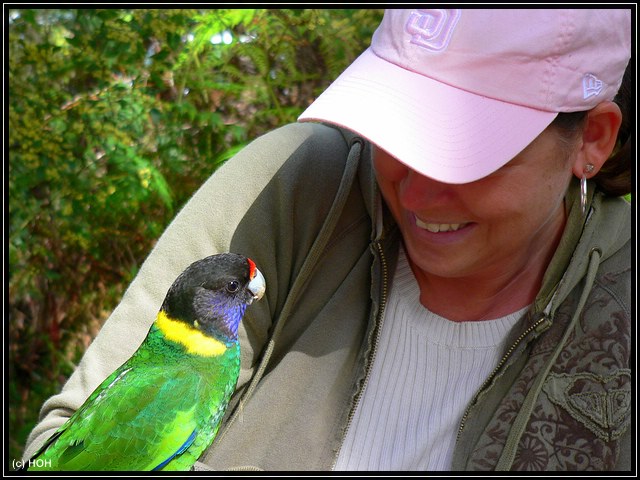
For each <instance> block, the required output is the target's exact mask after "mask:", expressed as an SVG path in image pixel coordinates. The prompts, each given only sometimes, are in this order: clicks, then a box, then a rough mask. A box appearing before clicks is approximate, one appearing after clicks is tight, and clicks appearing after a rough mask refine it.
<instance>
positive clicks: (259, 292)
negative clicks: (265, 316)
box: [247, 268, 267, 302]
mask: <svg viewBox="0 0 640 480" xmlns="http://www.w3.org/2000/svg"><path fill="white" fill-rule="evenodd" d="M247 288H248V289H249V291H250V292H251V293H253V299H252V300H251V301H252V302H253V300H260V299H261V298H262V296H263V295H264V292H265V290H266V289H267V284H266V282H265V281H264V276H263V275H262V272H260V270H258V269H257V268H256V269H255V273H254V275H253V278H252V279H251V281H250V282H249V285H247Z"/></svg>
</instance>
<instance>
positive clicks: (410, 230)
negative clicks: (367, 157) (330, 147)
mask: <svg viewBox="0 0 640 480" xmlns="http://www.w3.org/2000/svg"><path fill="white" fill-rule="evenodd" d="M374 167H375V171H376V177H377V180H378V183H379V185H380V189H381V191H382V195H383V197H384V198H385V200H386V202H387V204H388V205H389V207H390V209H391V212H392V214H393V216H394V218H395V220H396V221H397V223H398V225H399V228H400V230H401V232H402V235H403V238H404V244H405V247H406V249H407V253H408V256H409V259H410V262H411V263H412V266H413V267H414V273H416V275H417V276H418V275H419V274H420V275H426V276H431V277H434V276H435V277H443V278H468V279H473V278H474V277H477V278H478V279H481V278H482V277H484V276H487V275H490V276H495V275H498V276H501V277H504V278H508V277H510V276H513V275H517V274H518V273H519V272H520V271H522V270H526V269H527V268H529V267H530V266H531V263H532V262H545V264H544V266H543V267H544V268H546V265H547V263H548V262H549V261H550V259H551V256H552V254H553V252H554V251H555V248H556V246H557V242H558V241H559V238H560V236H561V233H562V231H563V229H564V224H565V210H564V204H563V199H564V196H565V193H566V190H567V187H568V185H569V182H570V179H571V175H572V170H571V167H572V162H571V160H570V159H569V158H567V153H566V151H563V150H562V149H561V148H560V146H559V143H558V136H557V135H556V134H555V132H554V131H553V130H551V129H547V130H545V131H544V132H543V133H542V134H541V135H540V136H539V137H538V138H537V139H536V140H534V141H533V142H532V143H531V144H530V145H529V146H528V147H527V148H526V149H525V150H523V151H522V152H520V154H518V155H517V156H516V157H515V158H513V159H512V160H511V161H510V162H509V163H507V164H506V165H504V166H503V167H502V168H500V169H499V170H497V171H496V172H494V173H492V174H491V175H489V176H487V177H484V178H482V179H480V180H477V181H475V182H472V183H466V184H461V185H456V184H447V183H441V182H438V181H435V180H432V179H430V178H428V177H425V176H422V175H420V174H418V173H417V172H416V171H414V170H411V169H410V168H408V167H407V166H405V165H404V164H402V163H400V162H399V161H398V160H396V159H395V158H393V157H391V156H390V155H389V154H387V153H386V152H384V151H382V150H380V149H375V153H374ZM416 267H417V269H418V270H419V271H420V272H416Z"/></svg>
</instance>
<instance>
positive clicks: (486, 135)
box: [298, 48, 557, 183]
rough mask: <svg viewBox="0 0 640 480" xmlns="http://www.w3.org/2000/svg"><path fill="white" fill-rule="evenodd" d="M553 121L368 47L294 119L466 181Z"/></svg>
mask: <svg viewBox="0 0 640 480" xmlns="http://www.w3.org/2000/svg"><path fill="white" fill-rule="evenodd" d="M556 115H557V113H555V112H546V111H542V110H536V109H532V108H529V107H523V106H520V105H513V104H510V103H506V102H502V101H498V100H495V99H491V98H487V97H483V96H480V95H476V94H473V93H470V92H467V91H464V90H460V89H457V88H455V87H452V86H450V85H446V84H443V83H440V82H438V81H436V80H433V79H431V78H428V77H425V76H422V75H419V74H416V73H414V72H411V71H409V70H406V69H404V68H401V67H398V66H397V65H394V64H392V63H390V62H388V61H386V60H384V59H382V58H380V57H378V56H377V55H376V54H375V53H373V51H372V50H371V49H370V48H369V49H367V50H366V51H365V52H364V53H363V54H362V55H360V57H358V58H357V59H356V60H355V62H353V63H352V64H351V65H350V66H349V67H348V68H347V69H346V70H345V71H344V72H343V73H342V75H340V76H339V77H338V78H337V79H336V80H335V81H334V82H333V83H332V84H331V85H330V86H329V88H328V89H327V90H325V91H324V92H323V93H322V95H320V96H319V97H318V98H317V99H316V100H315V101H314V102H313V103H312V104H311V105H310V106H309V108H308V109H307V110H306V111H305V112H304V113H303V114H302V115H301V116H300V117H299V119H298V120H299V121H301V122H305V121H321V122H328V123H331V124H335V125H338V126H341V127H345V128H347V129H349V130H352V131H354V132H356V133H358V134H360V135H362V136H363V137H365V138H366V139H368V140H370V141H371V142H372V143H374V144H375V145H377V146H378V147H380V148H381V149H383V150H385V151H387V152H388V153H389V154H391V155H392V156H394V157H395V158H397V159H398V160H400V161H401V162H403V163H405V164H406V165H408V166H409V167H411V168H412V169H414V170H416V171H418V172H420V173H421V174H423V175H426V176H428V177H431V178H434V179H436V180H438V181H441V182H446V183H467V182H473V181H475V180H479V179H480V178H483V177H485V176H487V175H489V174H491V173H493V172H494V171H496V170H497V169H499V168H500V167H502V166H503V165H504V164H506V163H507V162H508V161H509V160H511V159H512V158H513V157H515V156H516V155H517V154H518V153H519V152H520V151H522V150H523V149H524V148H525V147H526V146H527V145H528V144H529V143H531V141H533V140H534V139H535V138H536V137H537V136H538V135H539V134H540V133H541V132H542V131H543V130H544V129H545V128H546V127H547V126H548V125H549V124H550V123H551V122H552V121H553V119H554V118H555V117H556Z"/></svg>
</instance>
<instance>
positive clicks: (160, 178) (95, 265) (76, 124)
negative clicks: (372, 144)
mask: <svg viewBox="0 0 640 480" xmlns="http://www.w3.org/2000/svg"><path fill="white" fill-rule="evenodd" d="M381 15H382V12H381V11H380V10H370V9H367V10H344V9H331V10H324V9H323V10H310V9H304V10H255V9H243V10H239V9H237V10H224V9H220V10H218V9H210V10H187V9H140V10H125V9H31V10H27V9H22V10H10V11H9V19H8V27H9V28H8V38H9V42H8V52H9V69H8V70H9V97H8V100H9V101H8V105H9V116H8V122H9V151H8V152H9V155H8V156H9V314H10V315H9V380H10V381H9V388H8V392H9V401H10V405H9V407H10V409H9V410H10V429H9V431H10V458H13V459H17V458H19V456H20V455H21V452H22V448H23V445H24V439H25V437H26V435H27V433H28V432H29V431H30V430H31V428H32V427H33V425H34V423H35V421H36V417H37V411H38V409H39V408H40V406H41V405H42V402H43V401H44V400H45V399H46V398H47V397H49V396H50V395H52V394H53V393H55V392H56V391H57V390H58V389H59V388H60V384H61V383H62V382H63V381H64V380H65V379H66V378H67V377H68V375H69V374H70V373H71V372H72V370H73V367H74V364H75V362H77V361H78V359H79V358H80V357H81V355H82V353H83V352H84V350H85V349H86V347H87V346H88V344H89V343H90V341H91V339H92V338H93V337H94V336H95V334H96V332H97V331H98V329H99V328H100V326H101V324H102V322H103V321H104V320H105V319H106V317H107V316H108V314H109V312H110V311H111V310H112V309H113V308H114V306H115V305H116V303H117V302H118V300H119V299H120V297H121V295H122V293H123V291H124V288H125V287H126V285H127V284H128V283H129V282H130V281H131V280H132V278H133V276H134V275H135V273H136V272H137V268H138V266H139V265H140V263H141V262H142V261H143V260H144V258H145V257H146V255H147V254H148V252H149V250H150V249H151V247H152V246H153V244H154V241H155V240H156V239H157V237H158V236H159V235H160V234H161V232H162V230H163V229H164V228H165V226H166V225H167V223H168V222H169V221H170V220H171V218H172V217H173V215H174V214H175V212H176V211H177V210H178V209H179V208H180V207H181V206H182V205H183V204H184V202H185V201H186V200H187V199H188V198H189V196H190V195H191V194H192V193H193V192H194V191H195V189H196V188H198V186H199V185H200V184H201V183H202V182H203V181H204V180H205V179H206V178H207V177H208V176H209V175H211V173H212V172H213V171H214V170H215V169H216V168H217V167H218V166H219V165H220V164H221V163H223V162H224V161H225V160H226V159H227V158H229V157H230V156H231V155H232V154H233V153H234V152H236V151H238V150H239V149H240V148H242V147H243V146H244V145H245V144H246V143H247V142H249V141H250V140H252V139H253V138H255V137H256V136H258V135H261V134H262V133H264V132H266V131H268V130H271V129H273V128H275V127H277V126H279V125H282V124H285V123H288V122H292V121H295V119H296V117H297V115H298V114H299V113H301V112H302V110H304V108H305V107H306V106H307V105H308V104H309V103H310V102H311V101H312V100H313V98H314V97H315V96H316V95H318V94H319V93H320V92H321V91H322V90H323V89H324V88H326V87H327V86H328V84H329V83H330V81H331V80H333V79H334V78H335V77H336V76H337V75H338V74H339V73H340V72H341V71H342V70H343V69H344V68H345V67H346V66H347V65H348V64H349V63H350V62H351V61H352V60H353V59H354V58H355V57H356V56H357V55H358V54H359V53H360V52H361V51H362V50H364V49H365V48H366V47H367V46H368V43H369V40H370V37H371V35H372V33H373V30H374V29H375V27H376V26H377V24H378V23H379V21H380V19H381Z"/></svg>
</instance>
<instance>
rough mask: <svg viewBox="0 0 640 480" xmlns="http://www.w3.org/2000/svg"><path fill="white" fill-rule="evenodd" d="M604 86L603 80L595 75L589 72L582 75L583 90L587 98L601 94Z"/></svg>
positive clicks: (584, 96)
mask: <svg viewBox="0 0 640 480" xmlns="http://www.w3.org/2000/svg"><path fill="white" fill-rule="evenodd" d="M603 88H604V84H603V83H602V80H599V79H598V77H596V76H595V75H593V74H591V73H587V74H586V75H585V76H584V77H582V92H583V98H584V99H585V100H586V99H587V98H589V97H593V96H594V95H599V94H600V92H601V91H602V89H603Z"/></svg>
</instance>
